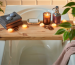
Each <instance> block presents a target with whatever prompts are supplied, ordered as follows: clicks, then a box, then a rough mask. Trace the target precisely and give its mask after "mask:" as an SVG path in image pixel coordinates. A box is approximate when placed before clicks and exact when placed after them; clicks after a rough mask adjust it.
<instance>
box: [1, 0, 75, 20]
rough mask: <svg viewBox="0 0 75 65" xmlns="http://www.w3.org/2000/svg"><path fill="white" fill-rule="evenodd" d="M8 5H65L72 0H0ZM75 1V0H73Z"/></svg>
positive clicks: (71, 18)
mask: <svg viewBox="0 0 75 65" xmlns="http://www.w3.org/2000/svg"><path fill="white" fill-rule="evenodd" d="M0 1H2V2H3V6H6V5H65V4H66V3H68V2H70V1H71V0H0ZM72 1H75V0H72ZM68 14H69V18H70V20H73V16H72V15H71V10H70V11H69V12H68Z"/></svg>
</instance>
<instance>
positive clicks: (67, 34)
mask: <svg viewBox="0 0 75 65" xmlns="http://www.w3.org/2000/svg"><path fill="white" fill-rule="evenodd" d="M68 38H69V32H68V31H65V32H64V34H63V42H64V41H65V40H67V39H68Z"/></svg>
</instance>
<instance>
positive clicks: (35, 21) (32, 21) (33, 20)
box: [29, 19, 38, 23]
mask: <svg viewBox="0 0 75 65" xmlns="http://www.w3.org/2000/svg"><path fill="white" fill-rule="evenodd" d="M29 23H38V19H29Z"/></svg>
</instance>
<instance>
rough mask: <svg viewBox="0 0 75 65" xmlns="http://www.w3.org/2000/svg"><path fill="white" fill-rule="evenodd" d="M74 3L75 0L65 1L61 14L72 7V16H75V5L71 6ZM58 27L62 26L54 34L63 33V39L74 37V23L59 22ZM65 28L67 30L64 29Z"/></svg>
mask: <svg viewBox="0 0 75 65" xmlns="http://www.w3.org/2000/svg"><path fill="white" fill-rule="evenodd" d="M74 5H75V2H69V3H67V4H66V5H65V6H64V7H67V8H66V9H65V10H64V11H63V13H62V14H61V15H64V14H66V13H67V12H68V11H69V10H70V9H72V13H71V14H72V15H73V17H75V7H73V6H74ZM59 26H60V27H62V28H61V29H59V30H58V31H57V32H56V33H55V35H60V34H63V41H65V40H67V39H68V38H69V39H70V41H71V40H72V39H73V38H74V37H75V29H74V26H75V25H72V24H71V23H69V22H64V23H61V24H60V25H59ZM66 28H67V29H68V30H66Z"/></svg>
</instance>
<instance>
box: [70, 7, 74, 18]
mask: <svg viewBox="0 0 75 65" xmlns="http://www.w3.org/2000/svg"><path fill="white" fill-rule="evenodd" d="M71 8H72V15H73V16H74V17H75V7H71Z"/></svg>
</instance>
